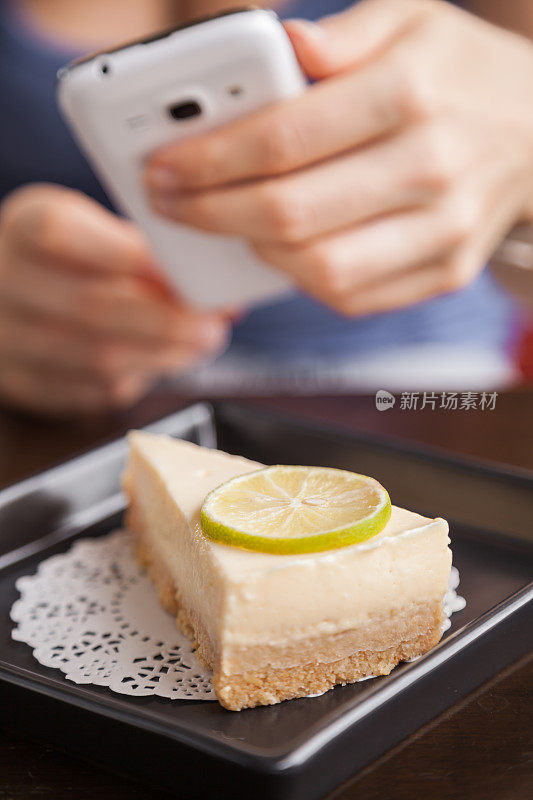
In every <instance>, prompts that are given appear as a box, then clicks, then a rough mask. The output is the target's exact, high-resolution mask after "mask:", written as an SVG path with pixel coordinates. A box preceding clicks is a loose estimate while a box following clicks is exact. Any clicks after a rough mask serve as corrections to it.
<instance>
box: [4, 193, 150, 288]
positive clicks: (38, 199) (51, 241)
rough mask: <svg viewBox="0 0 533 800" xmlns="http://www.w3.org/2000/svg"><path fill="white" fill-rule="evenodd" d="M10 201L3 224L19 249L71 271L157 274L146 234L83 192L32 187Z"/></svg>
mask: <svg viewBox="0 0 533 800" xmlns="http://www.w3.org/2000/svg"><path fill="white" fill-rule="evenodd" d="M6 205H7V207H6V209H5V210H4V213H3V226H4V231H5V235H6V237H7V239H8V243H9V246H10V249H11V248H12V249H13V250H14V252H15V253H20V254H24V255H29V256H31V257H38V258H39V259H41V260H47V261H50V262H51V263H53V264H54V265H55V266H57V267H61V266H65V267H67V268H68V269H69V270H72V269H78V270H81V271H87V272H91V273H94V272H96V273H102V272H103V273H105V274H120V275H137V276H143V277H153V276H155V275H156V274H157V270H156V267H155V265H154V262H153V257H152V256H151V254H150V252H149V250H148V247H147V244H146V242H145V240H144V237H143V236H142V234H141V233H140V232H139V231H138V230H137V229H136V228H135V227H134V226H133V225H132V224H131V223H129V222H127V221H126V220H123V219H121V218H120V217H117V216H116V215H115V214H112V213H111V212H110V211H107V210H106V209H105V208H103V207H102V206H100V205H99V204H98V203H96V202H95V201H93V200H92V199H90V198H89V197H87V196H86V195H84V194H82V193H81V192H74V191H72V190H68V189H64V188H62V187H59V186H49V185H42V186H32V187H31V188H27V189H23V190H20V191H19V192H17V193H15V195H14V196H12V197H11V198H10V199H9V201H8V203H7V204H6Z"/></svg>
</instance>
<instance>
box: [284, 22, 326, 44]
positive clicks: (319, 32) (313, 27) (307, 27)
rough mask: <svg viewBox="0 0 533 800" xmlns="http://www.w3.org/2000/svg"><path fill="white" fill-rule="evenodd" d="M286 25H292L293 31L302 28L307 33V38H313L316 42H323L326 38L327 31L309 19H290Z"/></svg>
mask: <svg viewBox="0 0 533 800" xmlns="http://www.w3.org/2000/svg"><path fill="white" fill-rule="evenodd" d="M285 24H286V25H290V27H291V29H292V30H294V28H300V29H301V30H302V31H304V32H305V34H306V36H311V37H312V38H313V39H316V41H323V40H324V39H325V38H326V35H327V33H326V31H325V29H324V28H323V27H322V26H321V25H319V24H318V23H316V22H311V21H310V20H308V19H288V20H287V21H286V22H285Z"/></svg>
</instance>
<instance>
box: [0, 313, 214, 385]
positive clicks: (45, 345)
mask: <svg viewBox="0 0 533 800" xmlns="http://www.w3.org/2000/svg"><path fill="white" fill-rule="evenodd" d="M0 354H1V357H2V358H3V359H4V360H7V361H10V362H16V363H22V364H28V365H34V366H41V367H44V366H49V367H50V368H52V369H60V370H63V371H65V372H69V373H73V374H75V375H77V376H78V377H81V378H98V379H102V380H109V381H114V380H115V379H117V378H121V377H123V376H132V375H157V374H162V373H166V372H169V371H174V370H178V369H183V368H185V367H187V366H189V365H190V364H192V363H193V362H194V361H196V360H197V359H198V358H201V357H202V356H204V355H205V350H204V349H203V348H201V347H198V346H195V345H192V344H185V345H184V344H174V345H168V344H157V345H150V346H147V345H145V344H144V343H142V342H123V341H120V340H113V339H111V340H110V339H102V338H94V337H92V336H89V335H87V333H85V332H83V331H80V330H79V329H77V328H73V327H72V326H70V325H61V324H58V323H57V322H54V321H52V320H49V319H47V318H44V317H37V316H35V315H32V316H25V315H22V314H20V313H17V314H13V313H9V311H7V310H6V309H4V310H3V313H2V315H1V316H0Z"/></svg>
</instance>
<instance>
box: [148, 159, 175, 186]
mask: <svg viewBox="0 0 533 800" xmlns="http://www.w3.org/2000/svg"><path fill="white" fill-rule="evenodd" d="M146 183H147V184H148V186H150V187H151V188H153V189H159V190H161V191H163V192H164V191H167V192H169V191H176V189H178V187H179V180H178V176H177V174H176V171H175V170H174V169H172V167H165V166H163V165H161V164H158V165H156V166H153V167H148V169H147V170H146Z"/></svg>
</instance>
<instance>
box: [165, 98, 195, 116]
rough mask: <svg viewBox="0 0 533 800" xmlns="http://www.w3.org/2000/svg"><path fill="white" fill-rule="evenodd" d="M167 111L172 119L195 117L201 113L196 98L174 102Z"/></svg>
mask: <svg viewBox="0 0 533 800" xmlns="http://www.w3.org/2000/svg"><path fill="white" fill-rule="evenodd" d="M168 113H169V114H170V116H171V117H172V119H177V120H182V119H190V117H197V116H198V115H199V114H201V113H202V109H201V108H200V104H199V103H197V102H196V100H187V101H186V102H185V103H175V104H174V105H172V106H170V107H169V109H168Z"/></svg>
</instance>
